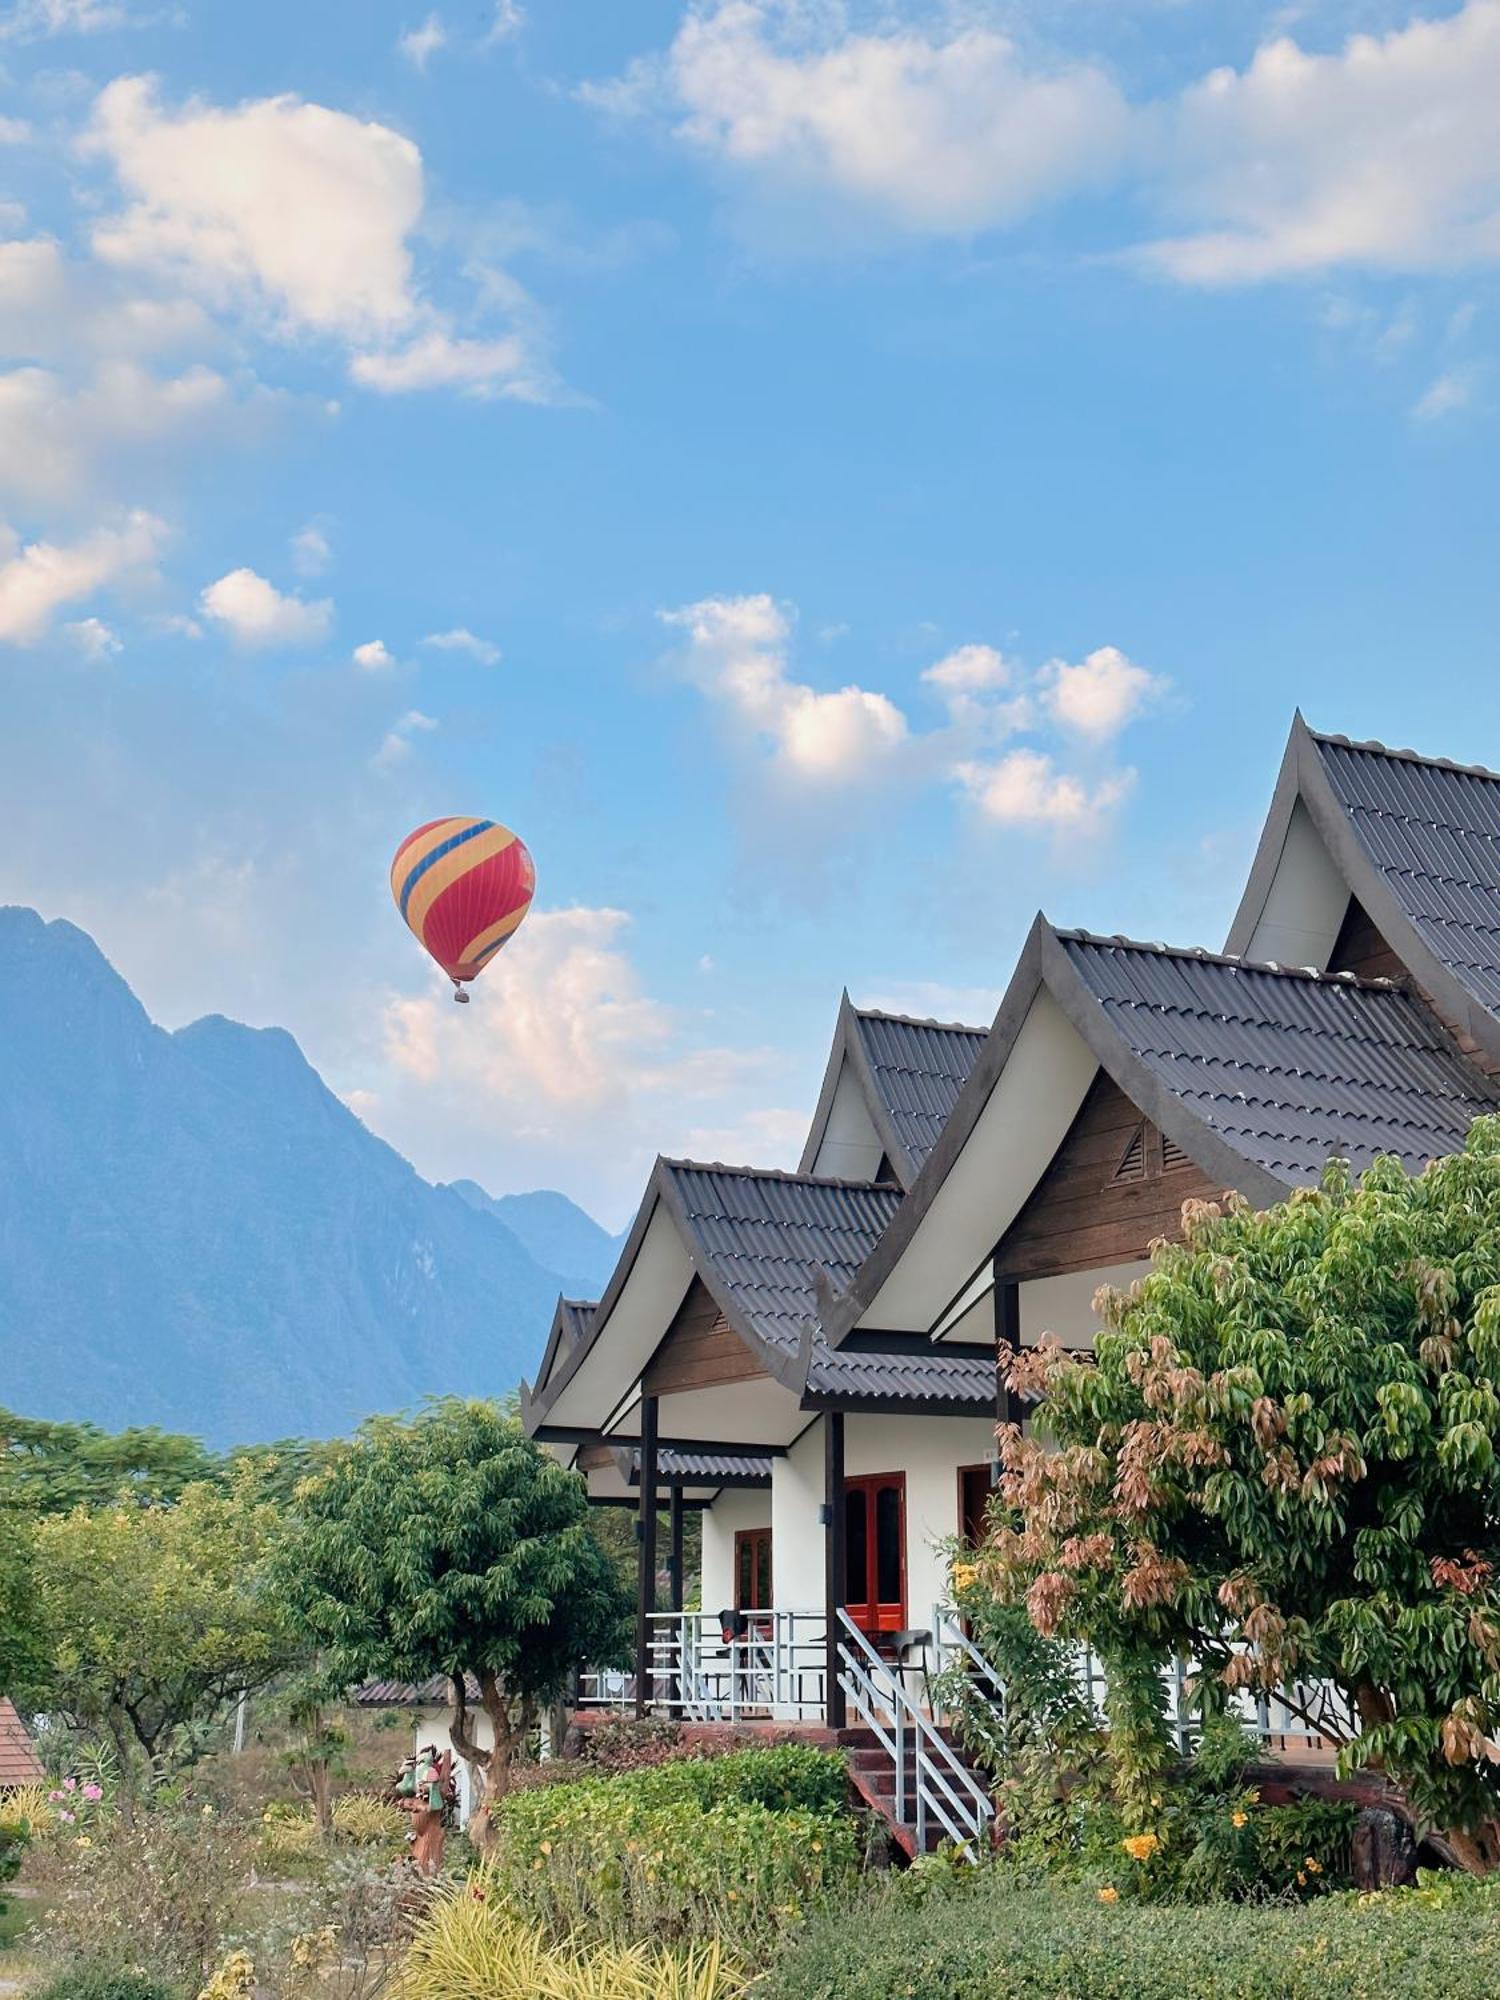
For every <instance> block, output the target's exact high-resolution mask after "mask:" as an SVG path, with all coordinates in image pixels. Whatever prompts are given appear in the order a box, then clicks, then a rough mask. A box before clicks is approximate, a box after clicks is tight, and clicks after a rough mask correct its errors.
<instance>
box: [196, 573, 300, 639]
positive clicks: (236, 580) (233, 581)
mask: <svg viewBox="0 0 1500 2000" xmlns="http://www.w3.org/2000/svg"><path fill="white" fill-rule="evenodd" d="M198 604H199V608H200V609H201V610H202V612H203V614H204V616H205V617H207V618H211V619H212V620H213V621H214V623H215V624H216V625H221V626H222V627H223V628H224V629H225V631H227V632H228V633H229V634H230V636H231V637H232V638H233V639H234V640H236V641H237V643H238V644H240V645H241V646H247V647H262V646H311V645H315V644H316V643H317V641H318V640H320V639H323V638H326V637H327V635H328V631H329V627H330V626H331V625H332V623H333V605H332V603H331V602H330V600H329V599H328V598H326V597H325V598H320V599H319V600H318V601H317V602H316V603H312V604H309V603H308V602H307V601H306V600H305V599H303V598H300V597H298V596H296V595H295V594H294V593H293V594H289V595H283V593H282V592H281V591H279V590H278V589H277V588H276V586H275V584H273V583H270V582H268V581H267V579H266V578H265V577H263V576H261V575H259V574H258V573H257V572H256V571H255V570H253V569H232V570H230V571H229V573H228V574H227V575H226V576H221V577H220V578H219V579H218V581H217V582H216V583H211V584H208V585H207V586H206V588H205V589H204V590H203V591H202V592H201V593H200V595H199V598H198Z"/></svg>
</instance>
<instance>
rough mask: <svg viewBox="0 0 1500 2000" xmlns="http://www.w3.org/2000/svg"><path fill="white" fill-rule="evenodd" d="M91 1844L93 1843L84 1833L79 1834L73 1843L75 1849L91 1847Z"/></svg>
mask: <svg viewBox="0 0 1500 2000" xmlns="http://www.w3.org/2000/svg"><path fill="white" fill-rule="evenodd" d="M93 1844H94V1843H93V1841H91V1840H90V1839H89V1837H88V1835H87V1834H86V1833H80V1834H79V1836H78V1838H77V1839H76V1840H75V1841H74V1842H73V1845H74V1846H75V1847H92V1846H93Z"/></svg>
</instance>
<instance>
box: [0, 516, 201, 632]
mask: <svg viewBox="0 0 1500 2000" xmlns="http://www.w3.org/2000/svg"><path fill="white" fill-rule="evenodd" d="M166 533H167V531H166V526H165V524H164V523H163V522H161V521H159V520H157V519H156V518H155V516H154V515H151V514H146V513H142V512H136V513H134V514H131V515H130V516H129V517H128V518H127V519H126V520H125V522H124V523H123V524H122V525H121V526H119V527H112V528H96V529H95V530H94V532H93V533H92V534H89V535H85V536H84V537H83V538H82V539H81V540H79V541H76V542H71V543H56V542H30V543H28V544H26V545H25V546H24V547H23V546H22V545H21V543H20V541H19V539H18V538H17V537H16V536H15V535H14V534H4V535H0V644H6V645H12V646H29V645H32V644H34V643H35V642H36V641H37V640H38V639H40V638H41V637H42V636H43V635H44V634H45V633H46V632H47V630H48V629H49V627H50V626H51V623H52V620H53V618H54V616H55V614H56V613H57V612H58V611H60V610H61V609H62V607H63V606H64V605H65V604H74V603H77V602H78V601H79V600H80V599H83V598H89V597H92V596H93V595H94V594H95V592H97V591H100V590H107V589H110V588H113V587H114V586H116V585H118V584H121V583H124V582H126V581H128V580H130V579H131V578H132V577H143V576H148V575H149V574H150V573H151V572H152V571H153V569H154V567H155V564H156V559H157V557H158V555H159V554H160V552H161V549H162V546H163V544H164V543H165V540H166Z"/></svg>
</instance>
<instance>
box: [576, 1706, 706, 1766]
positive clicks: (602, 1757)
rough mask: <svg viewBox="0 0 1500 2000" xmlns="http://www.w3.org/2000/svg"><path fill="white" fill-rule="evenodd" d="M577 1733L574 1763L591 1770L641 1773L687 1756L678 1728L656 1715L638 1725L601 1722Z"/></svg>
mask: <svg viewBox="0 0 1500 2000" xmlns="http://www.w3.org/2000/svg"><path fill="white" fill-rule="evenodd" d="M581 1734H582V1738H583V1741H582V1743H581V1745H580V1747H579V1751H578V1761H579V1763H580V1764H587V1765H589V1766H590V1767H591V1768H592V1769H593V1770H595V1771H607V1772H616V1771H644V1770H648V1769H649V1768H650V1767H651V1766H652V1765H654V1764H666V1763H669V1762H670V1761H671V1760H672V1759H673V1758H674V1757H682V1756H686V1755H687V1754H688V1752H687V1751H686V1750H685V1748H684V1746H683V1741H682V1729H681V1726H680V1725H679V1724H678V1723H675V1722H668V1721H667V1720H665V1718H663V1717H660V1716H656V1717H648V1718H646V1719H645V1720H644V1721H639V1722H636V1721H622V1722H601V1723H599V1724H598V1725H597V1726H596V1727H594V1728H592V1729H585V1730H583V1731H582V1732H581Z"/></svg>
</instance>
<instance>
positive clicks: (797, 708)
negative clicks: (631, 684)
mask: <svg viewBox="0 0 1500 2000" xmlns="http://www.w3.org/2000/svg"><path fill="white" fill-rule="evenodd" d="M661 617H662V619H663V621H664V623H666V624H668V625H672V626H675V627H677V628H679V629H680V630H682V631H684V632H685V633H686V634H687V642H686V645H685V646H684V648H683V652H682V661H681V664H682V670H683V672H684V674H685V675H686V677H687V678H688V679H689V680H691V681H692V682H693V683H694V684H695V685H696V686H698V687H700V688H701V689H702V690H703V692H704V693H705V694H708V695H710V696H712V697H713V698H714V699H715V700H717V701H720V702H721V703H723V704H724V706H725V707H726V709H727V710H728V711H729V713H730V715H731V716H732V717H733V718H734V719H735V721H736V722H738V723H739V724H740V725H741V726H742V727H744V728H746V729H749V730H752V731H754V732H755V733H756V734H757V735H759V736H760V737H762V738H764V739H766V740H767V741H768V742H769V743H770V745H771V746H772V751H773V755H774V757H775V760H776V762H777V763H778V764H779V765H781V766H782V767H783V768H784V769H786V770H788V771H790V772H792V773H794V774H797V775H799V776H802V777H816V778H819V779H822V780H824V781H825V782H828V783H832V784H840V783H846V782H849V781H853V780H859V779H867V778H871V777H873V776H875V775H876V774H877V773H878V771H879V769H880V768H881V767H882V765H883V764H884V763H885V762H886V761H887V760H888V759H889V757H890V756H891V754H892V753H893V752H895V751H897V750H899V749H900V747H901V746H902V744H903V743H904V742H905V740H906V735H907V726H906V717H905V716H904V715H903V714H902V712H901V710H900V709H899V708H897V706H896V705H895V703H894V702H893V701H891V700H890V699H889V697H888V696H886V695H883V694H877V693H872V692H871V691H870V690H869V689H867V688H861V687H844V688H839V689H837V690H836V691H834V692H833V693H828V694H822V693H819V692H818V691H817V690H816V689H814V688H811V687H808V686H806V685H804V684H803V683H802V682H800V681H794V680H791V679H789V678H788V676H787V672H786V656H787V651H788V647H789V643H790V638H791V621H790V619H789V617H788V615H787V613H786V611H785V610H784V609H783V608H782V606H781V605H779V604H778V603H777V602H776V601H775V599H774V598H772V597H770V596H768V595H766V594H765V593H764V592H761V593H759V594H758V595H756V596H752V597H706V598H703V599H702V600H701V601H700V602H699V603H697V604H689V605H684V606H683V608H682V609H681V610H679V611H664V612H662V613H661Z"/></svg>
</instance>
